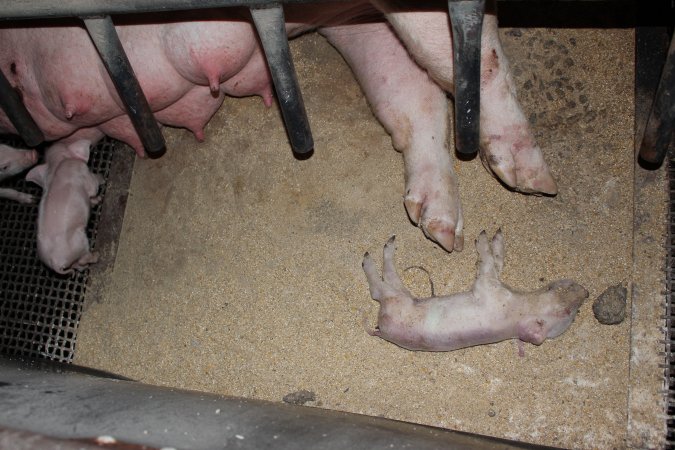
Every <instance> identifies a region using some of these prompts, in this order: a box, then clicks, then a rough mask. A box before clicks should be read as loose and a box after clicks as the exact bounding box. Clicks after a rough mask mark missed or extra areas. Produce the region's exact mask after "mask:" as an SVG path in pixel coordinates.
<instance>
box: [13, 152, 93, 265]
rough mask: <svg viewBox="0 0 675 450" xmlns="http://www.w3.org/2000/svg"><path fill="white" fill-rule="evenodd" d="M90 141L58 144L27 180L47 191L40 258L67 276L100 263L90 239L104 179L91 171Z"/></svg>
mask: <svg viewBox="0 0 675 450" xmlns="http://www.w3.org/2000/svg"><path fill="white" fill-rule="evenodd" d="M90 144H91V142H90V141H87V140H80V141H76V142H74V143H71V144H67V145H66V144H63V143H57V144H54V145H53V146H51V147H50V148H49V149H48V150H47V153H46V156H45V163H44V164H41V165H39V166H37V167H35V168H33V169H32V170H31V171H30V172H28V175H26V179H27V180H28V181H31V182H33V183H36V184H38V185H40V186H41V187H42V189H43V193H42V200H41V201H40V211H39V215H38V225H37V232H38V235H37V248H38V256H39V257H40V259H41V260H42V262H44V263H45V264H46V265H47V266H48V267H50V268H51V269H53V270H54V271H56V272H58V273H61V274H66V273H70V272H72V271H73V269H75V270H83V269H85V268H86V267H87V266H88V265H89V264H93V263H95V262H96V261H98V254H97V253H92V252H91V251H90V249H89V240H88V239H87V235H86V231H85V230H86V227H87V222H88V221H89V214H90V212H91V206H92V205H95V204H97V203H98V202H99V201H100V197H97V193H98V189H99V186H100V184H101V183H102V182H103V180H102V179H101V177H100V176H98V175H94V174H93V173H91V172H90V171H89V168H88V167H87V161H88V160H89V146H90Z"/></svg>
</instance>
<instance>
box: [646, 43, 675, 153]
mask: <svg viewBox="0 0 675 450" xmlns="http://www.w3.org/2000/svg"><path fill="white" fill-rule="evenodd" d="M674 138H675V35H673V38H672V39H671V41H670V49H669V50H668V56H667V58H666V63H665V65H664V66H663V72H662V73H661V80H660V81H659V87H658V88H657V90H656V95H655V97H654V103H653V104H652V109H651V112H650V114H649V119H648V120H647V126H646V127H645V132H644V135H643V137H642V143H641V145H640V155H639V156H640V159H641V160H642V161H645V162H647V163H650V164H653V165H656V166H661V164H662V163H663V160H664V158H665V157H666V153H667V152H668V148H669V147H670V145H671V144H672V143H673V139H674Z"/></svg>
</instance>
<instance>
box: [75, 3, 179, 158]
mask: <svg viewBox="0 0 675 450" xmlns="http://www.w3.org/2000/svg"><path fill="white" fill-rule="evenodd" d="M84 25H85V26H86V27H87V31H88V32H89V36H90V37H91V40H92V42H93V43H94V45H95V46H96V50H98V53H99V55H100V56H101V61H103V65H104V66H105V68H106V69H107V70H108V74H109V75H110V79H111V80H112V82H113V84H114V85H115V89H117V94H118V95H119V96H120V98H121V99H122V102H123V103H124V108H125V109H126V111H127V114H128V116H129V119H130V120H131V123H132V125H133V126H134V129H135V130H136V133H137V134H138V137H139V138H140V140H141V143H142V144H143V148H144V150H145V153H146V154H147V155H148V156H149V157H150V158H159V157H160V156H162V155H163V154H164V153H165V152H166V144H165V142H164V136H163V135H162V132H161V130H160V129H159V125H158V124H157V121H156V120H155V116H154V114H153V113H152V110H151V109H150V105H149V104H148V100H147V99H146V98H145V94H144V93H143V90H142V89H141V85H140V84H139V83H138V79H137V78H136V74H135V73H134V69H133V68H132V67H131V63H130V62H129V59H128V58H127V54H126V53H125V52H124V48H123V47H122V43H121V42H120V39H119V36H117V31H116V30H115V26H114V25H113V22H112V19H111V18H110V16H105V17H90V18H87V19H84Z"/></svg>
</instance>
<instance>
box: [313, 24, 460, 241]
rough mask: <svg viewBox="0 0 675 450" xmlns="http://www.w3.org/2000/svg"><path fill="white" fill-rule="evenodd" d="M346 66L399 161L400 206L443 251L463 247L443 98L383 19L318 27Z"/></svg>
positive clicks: (458, 201)
mask: <svg viewBox="0 0 675 450" xmlns="http://www.w3.org/2000/svg"><path fill="white" fill-rule="evenodd" d="M320 32H321V33H322V34H323V35H325V36H326V37H327V38H328V40H329V41H330V42H331V44H333V45H334V46H335V47H336V48H337V49H338V51H340V53H342V55H343V57H344V58H345V60H346V61H347V63H348V64H349V65H350V66H351V68H352V70H353V72H354V74H355V76H356V78H357V79H358V81H359V83H360V85H361V88H362V89H363V91H364V93H365V95H366V97H367V98H368V102H369V103H370V106H371V107H372V109H373V111H374V113H375V115H376V116H377V118H378V119H379V120H380V122H381V123H382V125H383V126H384V128H385V129H386V130H387V132H388V133H389V134H390V135H391V137H392V142H393V145H394V147H395V148H396V149H397V150H398V151H401V152H402V153H403V159H404V162H405V179H406V186H405V197H404V202H405V207H406V210H407V211H408V215H409V216H410V219H411V220H412V221H413V222H415V223H416V224H418V225H419V226H420V227H421V228H422V231H424V234H425V235H426V236H427V237H429V238H430V239H432V240H434V241H436V242H438V243H439V244H440V245H441V246H442V247H443V248H445V249H446V250H448V251H452V250H461V249H462V247H463V245H464V235H463V219H462V206H461V204H460V198H459V189H458V186H457V180H456V176H455V173H454V170H453V167H452V160H451V156H450V153H449V151H448V148H447V101H446V98H445V93H444V92H443V91H442V90H441V88H440V87H439V86H438V85H437V84H436V83H435V82H434V81H433V80H432V79H431V78H429V76H428V75H427V73H426V72H425V71H424V70H423V69H421V68H420V67H419V66H418V65H417V64H416V63H415V62H414V61H413V60H412V59H411V58H410V56H409V54H408V52H407V51H406V49H405V48H404V47H403V45H402V44H401V42H400V41H399V40H398V38H397V37H396V35H394V33H393V31H392V30H391V28H390V27H389V25H388V24H387V23H383V22H382V23H367V24H357V25H344V26H335V27H329V28H323V29H321V30H320Z"/></svg>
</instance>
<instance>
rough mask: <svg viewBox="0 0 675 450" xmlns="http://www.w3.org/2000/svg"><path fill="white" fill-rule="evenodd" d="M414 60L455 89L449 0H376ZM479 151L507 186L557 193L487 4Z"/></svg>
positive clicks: (452, 89) (524, 190) (434, 77)
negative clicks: (417, 5)
mask: <svg viewBox="0 0 675 450" xmlns="http://www.w3.org/2000/svg"><path fill="white" fill-rule="evenodd" d="M374 3H375V4H376V6H377V7H378V8H379V9H381V10H382V11H383V12H384V13H385V15H386V17H387V19H388V20H389V22H390V23H391V24H392V26H393V27H394V29H395V30H396V32H397V34H398V35H399V37H400V38H401V40H403V42H404V43H405V45H406V47H407V48H408V50H409V51H410V53H411V54H412V55H413V57H414V58H415V60H416V61H417V62H418V63H419V64H420V65H421V66H422V67H424V68H425V69H427V70H428V71H429V74H430V75H431V77H432V78H433V79H434V80H435V81H436V82H437V83H438V84H439V85H441V86H442V87H443V89H445V90H446V91H448V92H450V93H452V92H453V91H454V80H453V67H452V65H453V62H452V41H451V32H450V26H449V22H448V14H447V3H446V2H438V6H434V8H432V9H426V10H415V9H412V8H411V9H409V10H406V9H404V8H405V7H398V6H396V4H395V2H394V1H391V0H375V1H374ZM480 81H481V98H480V155H481V159H482V160H483V163H484V165H485V167H486V168H487V169H488V170H489V171H490V172H491V173H493V174H494V175H495V176H496V177H498V178H499V179H501V180H502V181H503V182H504V183H505V184H506V185H508V186H509V187H511V188H513V189H515V190H517V191H521V192H527V193H543V194H549V195H553V194H556V193H557V190H558V188H557V186H556V183H555V181H554V180H553V177H552V176H551V174H550V172H549V169H548V166H547V165H546V162H545V161H544V158H543V155H542V153H541V149H540V148H539V146H538V145H537V143H536V142H535V139H534V136H533V134H532V131H531V130H530V125H529V123H528V121H527V119H526V118H525V115H524V114H523V111H522V108H521V107H520V104H519V103H518V99H517V97H516V89H515V86H514V83H513V79H512V77H511V73H510V69H509V64H508V61H507V58H506V55H505V54H504V51H503V49H502V45H501V42H500V40H499V33H498V29H497V17H496V16H495V14H494V8H493V7H492V6H491V5H490V4H489V2H488V7H487V11H486V15H485V18H484V21H483V35H482V40H481V80H480Z"/></svg>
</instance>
